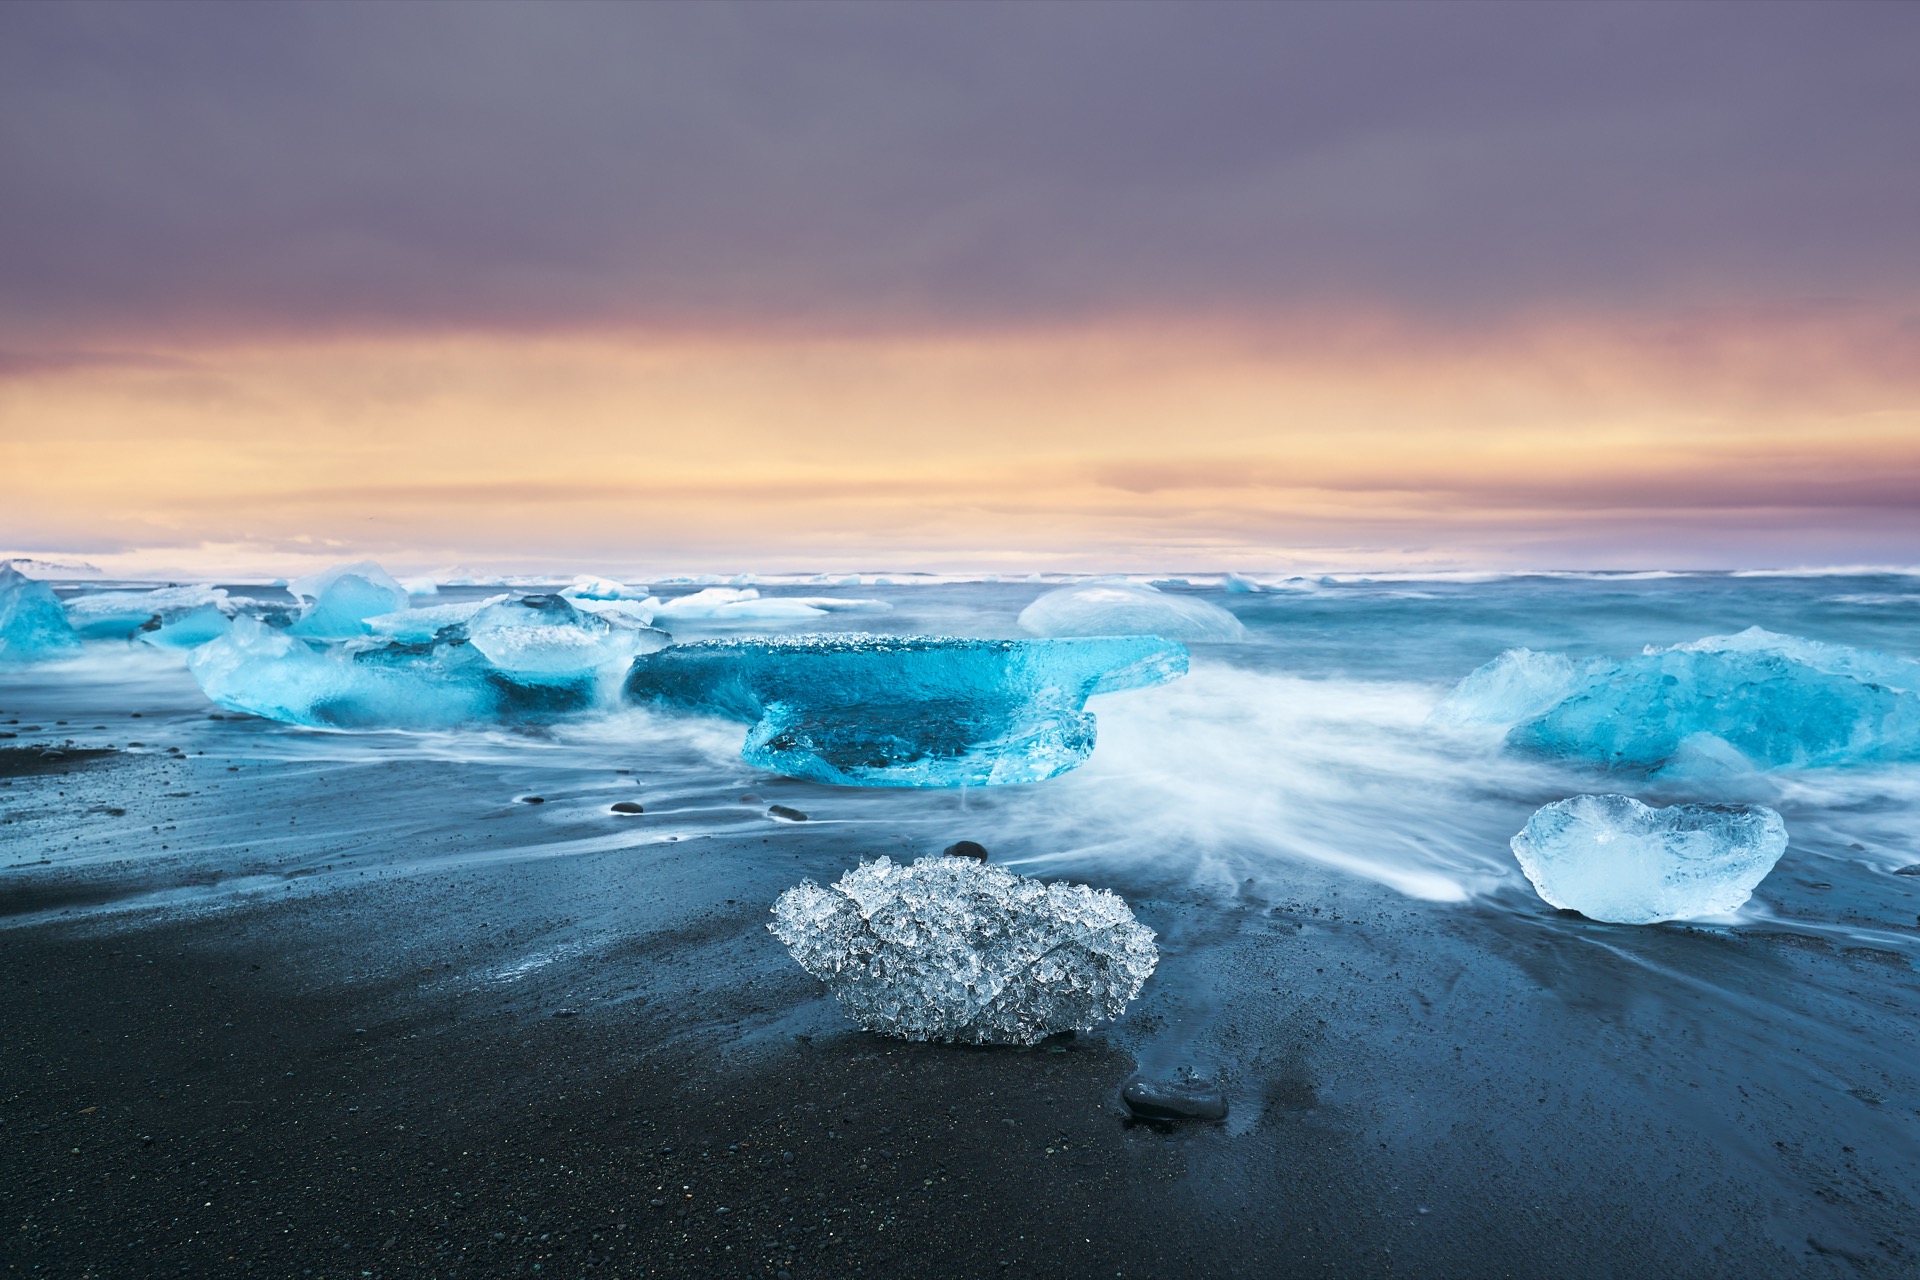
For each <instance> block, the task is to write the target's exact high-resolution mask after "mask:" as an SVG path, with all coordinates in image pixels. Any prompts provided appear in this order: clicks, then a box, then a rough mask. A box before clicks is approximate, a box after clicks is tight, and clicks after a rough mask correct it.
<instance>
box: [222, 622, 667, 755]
mask: <svg viewBox="0 0 1920 1280" xmlns="http://www.w3.org/2000/svg"><path fill="white" fill-rule="evenodd" d="M528 601H532V602H533V603H531V604H529V603H528ZM456 607H458V606H456ZM496 611H497V612H496ZM415 612H421V613H426V612H434V611H433V610H424V609H423V610H416V611H415ZM470 633H471V634H470ZM666 641H667V637H666V636H665V634H663V633H661V632H657V631H651V630H648V629H644V628H637V627H629V626H616V625H614V624H611V623H608V622H606V621H604V620H602V619H599V618H595V617H594V616H593V615H591V614H580V613H577V612H575V611H574V610H573V609H572V607H571V606H570V605H568V604H567V602H566V601H565V600H562V599H561V598H560V597H559V596H531V597H527V598H526V600H520V601H510V602H509V601H504V600H502V601H496V602H494V603H491V604H488V605H487V606H486V607H485V608H483V609H481V610H479V611H478V612H476V613H474V614H473V615H472V616H471V617H470V618H469V620H468V621H467V622H466V623H465V624H461V623H457V622H456V623H453V624H450V625H449V626H446V627H443V628H438V629H436V630H435V632H434V633H433V634H432V636H431V637H430V638H429V639H427V640H404V639H391V640H389V639H386V638H384V637H373V636H367V637H361V638H359V639H356V640H349V641H346V642H344V643H331V644H330V643H326V642H323V641H309V640H305V639H303V638H301V637H299V636H296V635H294V634H293V633H292V632H291V631H290V630H289V631H276V630H274V629H273V628H271V627H268V626H265V625H264V624H262V623H260V622H258V621H257V620H255V619H253V618H251V617H247V616H245V615H242V616H240V617H238V618H236V619H234V622H233V626H232V629H231V630H230V631H229V632H228V633H227V634H226V635H224V636H221V637H219V638H217V639H214V640H212V641H210V642H208V643H205V644H202V645H201V646H200V647H199V648H196V649H194V650H193V651H192V652H191V653H190V654H189V655H188V657H187V669H188V670H189V671H191V672H192V673H193V676H194V678H195V679H197V680H198V681H199V682H200V687H201V688H202V689H203V690H205V691H206V694H207V696H208V697H209V698H211V699H213V701H214V702H216V703H218V704H219V705H221V706H223V707H226V708H227V709H228V710H232V711H245V712H249V713H251V714H253V715H257V716H265V717H267V718H268V719H272V720H280V721H284V722H285V723H288V724H298V725H307V726H310V727H316V728H336V729H386V728H397V729H438V728H451V727H455V726H458V725H463V724H472V723H496V722H519V721H536V720H542V719H550V718H553V717H556V716H562V715H566V714H569V713H572V712H577V711H581V710H584V709H586V708H588V707H590V706H592V705H594V703H595V702H596V700H597V699H598V697H599V681H600V675H601V669H602V668H605V667H607V666H609V665H612V664H617V663H623V662H625V661H626V660H627V659H628V658H629V657H631V656H632V654H633V653H634V652H635V651H636V650H637V649H640V648H644V647H647V646H654V645H660V644H665V643H666Z"/></svg>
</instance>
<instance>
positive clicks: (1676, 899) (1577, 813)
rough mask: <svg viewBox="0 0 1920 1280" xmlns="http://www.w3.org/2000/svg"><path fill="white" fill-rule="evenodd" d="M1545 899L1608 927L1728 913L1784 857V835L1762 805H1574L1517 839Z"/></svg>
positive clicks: (1523, 864) (1549, 813) (1549, 812)
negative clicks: (1661, 806)
mask: <svg viewBox="0 0 1920 1280" xmlns="http://www.w3.org/2000/svg"><path fill="white" fill-rule="evenodd" d="M1512 845H1513V856H1514V857H1515V858H1517V859H1518V860H1519V862H1520V869H1521V870H1522V871H1524V872H1526V875H1527V879H1529V880H1531V881H1532V882H1533V887H1534V889H1535V891H1536V892H1538V893H1539V895H1540V896H1541V898H1543V899H1545V900H1546V901H1547V902H1549V903H1551V904H1552V905H1554V906H1556V907H1560V908H1562V909H1564V910H1572V911H1578V912H1579V913H1580V914H1581V915H1584V916H1587V917H1589V918H1590V919H1594V920H1600V921H1604V922H1607V923H1610V924H1654V923H1657V922H1659V921H1662V920H1687V919H1693V918H1695V917H1698V916H1709V915H1720V914H1724V913H1725V912H1728V911H1732V910H1734V909H1735V908H1737V907H1739V906H1740V905H1741V904H1742V903H1744V902H1746V900H1747V899H1748V898H1750V897H1752V896H1753V891H1754V889H1755V887H1756V886H1758V885H1759V883H1760V882H1761V881H1762V880H1764V879H1765V878H1766V875H1767V873H1768V872H1769V871H1771V870H1773V867H1774V864H1775V863H1777V862H1779V861H1780V855H1781V854H1783V853H1785V852H1786V848H1787V826H1786V823H1785V822H1783V821H1782V820H1781V818H1780V815H1779V814H1778V813H1775V812H1774V811H1773V810H1772V809H1768V808H1766V807H1764V806H1762V805H1719V804H1676V805H1673V806H1671V807H1669V808H1665V809H1654V808H1650V807H1648V806H1647V805H1644V804H1641V803H1640V802H1639V801H1638V800H1635V799H1633V798H1632V797H1631V796H1618V795H1607V796H1572V797H1570V798H1568V799H1566V800H1560V801H1556V802H1555V803H1553V804H1550V805H1547V806H1545V807H1544V808H1542V809H1540V810H1539V811H1538V812H1537V813H1535V814H1534V815H1533V816H1532V817H1531V818H1529V819H1528V820H1527V825H1526V826H1525V827H1524V828H1523V829H1522V830H1521V831H1520V832H1519V834H1517V835H1515V836H1514V837H1513V842H1512Z"/></svg>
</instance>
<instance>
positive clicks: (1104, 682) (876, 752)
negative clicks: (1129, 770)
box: [626, 632, 1187, 787]
mask: <svg viewBox="0 0 1920 1280" xmlns="http://www.w3.org/2000/svg"><path fill="white" fill-rule="evenodd" d="M1186 672H1187V651H1186V649H1185V647H1184V646H1182V645H1179V644H1177V643H1174V642H1173V641H1169V640H1162V639H1159V638H1157V637H1152V636H1118V637H1105V638H1099V639H1075V640H972V639H958V638H954V637H945V636H881V635H870V634H866V633H863V632H845V633H837V634H827V635H801V636H766V637H759V638H755V639H729V640H703V641H696V642H694V643H691V644H678V645H674V646H672V647H671V648H667V649H662V650H660V651H659V652H657V653H651V654H643V655H641V656H640V657H638V658H636V659H635V660H634V664H633V668H632V670H631V671H630V672H629V673H628V676H627V682H626V696H627V697H628V698H630V699H632V700H633V701H636V702H643V703H644V702H655V703H662V704H666V705H668V706H673V707H678V708H681V709H684V710H690V711H698V712H704V713H706V714H709V715H717V716H723V717H726V718H727V719H731V720H738V721H742V722H745V723H747V724H749V725H751V726H752V727H751V728H750V729H749V730H748V733H747V738H746V742H745V744H744V745H743V746H742V748H741V755H742V756H744V757H745V758H746V760H747V761H748V762H749V763H751V764H753V765H756V766H758V767H760V768H763V769H767V770H769V771H771V772H774V773H780V774H784V775H786V776H788V777H792V778H806V779H808V780H810V781H814V782H824V783H829V784H833V785H837V786H869V787H955V786H963V785H973V786H992V785H999V784H1006V783H1020V782H1039V781H1042V780H1044V779H1046V778H1051V777H1054V776H1056V775H1058V774H1061V773H1065V772H1066V771H1067V770H1069V769H1072V768H1075V767H1077V766H1078V765H1079V764H1081V763H1082V762H1083V761H1085V760H1086V758H1087V757H1088V756H1089V755H1090V754H1092V752H1093V745H1094V735H1095V722H1094V718H1093V716H1092V714H1090V713H1089V712H1087V711H1086V710H1085V707H1086V701H1087V699H1088V698H1089V697H1092V696H1094V695H1096V694H1101V693H1111V692H1115V691H1117V690H1121V689H1137V688H1144V687H1147V686H1150V685H1157V684H1164V683H1165V682H1167V681H1169V680H1173V679H1177V678H1178V677H1180V676H1183V675H1185V674H1186Z"/></svg>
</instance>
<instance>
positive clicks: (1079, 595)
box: [1020, 582, 1247, 642]
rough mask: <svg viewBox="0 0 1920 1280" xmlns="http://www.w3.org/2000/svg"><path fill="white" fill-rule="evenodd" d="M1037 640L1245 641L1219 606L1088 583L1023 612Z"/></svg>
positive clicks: (1121, 586)
mask: <svg viewBox="0 0 1920 1280" xmlns="http://www.w3.org/2000/svg"><path fill="white" fill-rule="evenodd" d="M1020 626H1021V628H1022V629H1023V630H1026V631H1031V632H1032V633H1033V634H1034V635H1037V636H1054V637H1061V636H1161V637H1164V638H1165V639H1168V640H1185V641H1189V642H1194V641H1199V642H1206V641H1214V642H1222V641H1234V640H1244V639H1246V637H1247V629H1246V627H1245V626H1243V625H1242V624H1241V622H1240V619H1238V618H1236V617H1234V616H1233V615H1232V614H1231V613H1228V612H1227V611H1226V610H1225V609H1222V608H1221V607H1220V606H1219V605H1217V604H1211V603H1209V602H1208V601H1205V600H1199V599H1196V598H1194V597H1192V596H1177V595H1168V594H1166V593H1165V592H1163V591H1159V590H1156V589H1155V588H1153V587H1144V586H1136V585H1134V584H1133V583H1129V582H1089V583H1085V584H1083V585H1081V586H1076V587H1062V588H1061V589H1060V590H1058V591H1049V592H1048V593H1047V594H1046V595H1043V596H1041V597H1040V598H1039V599H1038V600H1035V601H1034V602H1033V603H1032V604H1030V605H1028V606H1027V607H1026V608H1025V609H1023V610H1021V611H1020Z"/></svg>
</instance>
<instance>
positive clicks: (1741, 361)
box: [0, 313, 1920, 574]
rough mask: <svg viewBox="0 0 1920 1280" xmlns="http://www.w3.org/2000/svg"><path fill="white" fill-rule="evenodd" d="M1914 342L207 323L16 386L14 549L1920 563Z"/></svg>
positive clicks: (949, 560)
mask: <svg viewBox="0 0 1920 1280" xmlns="http://www.w3.org/2000/svg"><path fill="white" fill-rule="evenodd" d="M1250 334H1251V335H1252V336H1250ZM1911 347H1912V337H1911V335H1910V334H1905V333H1903V331H1901V330H1900V329H1899V328H1898V326H1897V324H1896V323H1895V322H1894V321H1893V320H1891V319H1889V318H1887V317H1881V316H1874V317H1863V316H1859V315H1852V314H1819V313H1814V314H1810V315H1805V316H1792V315H1788V316H1771V317H1766V316H1763V317H1741V316H1732V317H1729V316H1712V317H1696V318H1693V319H1692V320H1690V321H1686V322H1681V321H1675V322H1673V323H1672V324H1670V325H1667V326H1665V327H1663V328H1661V329H1657V330H1655V329H1645V328H1642V329H1636V330H1632V331H1628V330H1625V329H1623V328H1620V327H1615V328H1611V329H1609V328H1606V327H1604V326H1596V325H1579V324H1572V323H1547V322H1538V323H1535V324H1534V325H1532V326H1530V327H1528V328H1526V329H1525V330H1522V331H1516V332H1506V333H1482V334H1475V335H1469V336H1463V337H1457V338H1451V339H1438V338H1435V337H1433V336H1431V335H1422V334H1416V333H1411V332H1407V331H1403V330H1398V329H1395V328H1394V327H1392V326H1387V325H1362V324H1345V325H1332V324H1329V325H1323V326H1319V327H1317V328H1316V327H1315V326H1312V325H1304V324H1303V325H1292V326H1282V327H1268V328H1264V329H1242V330H1239V331H1235V330H1232V329H1225V328H1208V327H1204V326H1197V325H1189V326H1168V325H1161V326H1148V325H1134V326H1117V327H1110V328H1105V329H1099V330H1083V331H1055V332H1044V333H1018V334H1014V333H1006V334H992V335H986V336H948V337H912V336H909V337H899V338H891V339H877V338H871V337H869V338H844V339H836V340H822V341H805V340H799V339H794V338H789V337H745V338H731V339H699V340H695V339H666V340H663V339H661V338H658V337H648V336H628V335H618V334H598V335H581V336H572V337H548V338H542V339H536V340H509V339H504V338H497V337H472V338H459V339H443V340H405V339H389V340H371V339H369V340H359V341H334V342H327V343H308V344H305V345H299V346H283V347H268V346H261V347H245V346H230V347H225V348H201V349H194V350H182V351H176V352H170V353H166V355H165V358H153V359H147V360H144V361H142V362H138V363H128V364H125V365H120V366H116V365H112V364H97V365H84V364H81V365H74V366H71V367H68V368H65V369H60V368H56V367H49V368H48V369H46V370H45V371H42V372H38V373H27V374H22V373H16V374H15V375H14V376H13V377H11V378H10V379H8V380H7V381H5V382H3V383H0V473H4V474H5V475H6V476H7V477H9V479H8V481H7V483H6V486H5V490H6V493H7V495H8V501H7V502H6V504H5V507H4V510H3V511H0V554H8V553H21V554H35V555H71V556H80V557H84V558H87V559H90V560H92V561H94V562H95V563H99V564H102V565H104V566H107V567H110V568H113V569H115V570H116V571H124V572H127V573H130V574H131V573H135V572H141V571H151V572H167V573H207V574H213V573H220V572H226V573H234V572H249V571H250V572H286V571H289V570H291V569H295V568H300V567H304V566H306V565H308V564H311V563H312V562H314V561H315V560H334V559H341V558H358V557H360V556H363V555H364V556H373V557H376V558H380V559H382V560H386V561H390V562H392V563H393V564H394V565H395V566H397V567H406V568H413V569H420V568H431V567H434V566H437V565H441V564H446V563H450V562H455V561H464V562H468V563H472V564H484V565H489V566H499V567H501V568H504V569H510V570H515V571H527V570H542V569H553V570H563V569H568V568H571V567H579V568H595V569H607V570H624V571H627V572H631V573H636V574H647V573H659V572H666V571H672V570H679V569H714V570H730V569H735V568H754V569H762V570H768V571H777V570H783V569H793V570H805V569H816V570H830V569H888V568H895V569H907V568H916V567H918V568H939V569H981V570H990V571H1001V572H1011V571H1018V572H1026V571H1028V570H1031V569H1043V570H1045V569H1077V570H1093V569H1106V570H1166V571H1171V570H1177V569H1192V570H1204V569H1223V568H1235V569H1242V570H1247V571H1255V572H1261V571H1266V572H1277V571H1281V570H1288V571H1291V570H1296V569H1311V568H1348V567H1358V568H1365V567H1383V566H1389V565H1410V564H1417V565H1423V566H1428V567H1436V568H1440V567H1636V566H1647V565H1652V564H1664V565H1666V566H1668V567H1712V566H1714V565H1739V564H1743V563H1744V564H1754V563H1763V564H1793V563H1838V562H1850V561H1853V562H1857V561H1859V560H1861V559H1863V558H1864V559H1870V560H1879V561H1881V562H1886V561H1887V560H1888V558H1889V553H1888V550H1887V548H1889V547H1897V546H1899V545H1900V544H1901V542H1902V541H1903V540H1906V541H1909V542H1910V539H1911V535H1912V534H1913V532H1914V531H1915V527H1916V520H1915V510H1914V508H1915V500H1914V498H1913V495H1914V494H1916V493H1920V369H1916V368H1914V367H1913V364H1912V362H1911V361H1910V360H1907V359H1903V352H1906V351H1910V350H1911ZM1802 530H1804V531H1806V532H1805V533H1804V534H1801V533H1799V532H1798V531H1802ZM1816 530H1817V531H1818V534H1817V536H1816V534H1815V532H1814V531H1816ZM1682 549H1684V550H1682ZM1912 558H1913V557H1896V559H1899V560H1910V559H1912ZM1676 561H1679V562H1683V563H1676Z"/></svg>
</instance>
